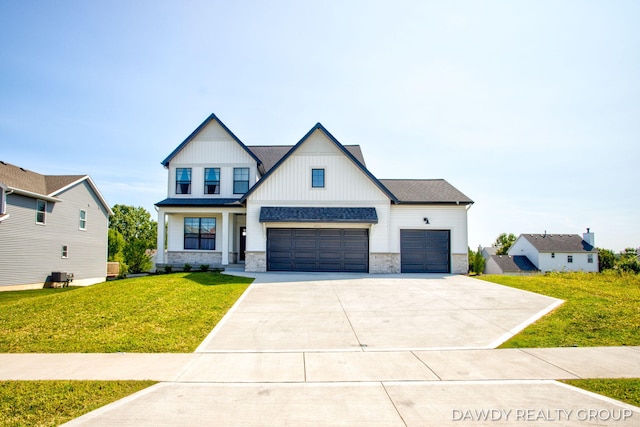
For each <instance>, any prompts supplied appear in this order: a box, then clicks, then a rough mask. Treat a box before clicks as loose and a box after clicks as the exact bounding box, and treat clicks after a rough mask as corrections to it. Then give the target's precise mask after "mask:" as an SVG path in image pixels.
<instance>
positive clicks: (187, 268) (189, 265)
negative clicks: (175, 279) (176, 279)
mask: <svg viewBox="0 0 640 427" xmlns="http://www.w3.org/2000/svg"><path fill="white" fill-rule="evenodd" d="M191 268H192V267H191V264H189V263H186V264H185V265H184V267H182V270H183V271H191Z"/></svg>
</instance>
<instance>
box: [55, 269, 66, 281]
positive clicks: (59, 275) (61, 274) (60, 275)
mask: <svg viewBox="0 0 640 427" xmlns="http://www.w3.org/2000/svg"><path fill="white" fill-rule="evenodd" d="M68 280H69V278H68V277H67V273H66V271H54V272H52V273H51V281H52V282H66V281H68Z"/></svg>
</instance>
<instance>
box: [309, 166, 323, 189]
mask: <svg viewBox="0 0 640 427" xmlns="http://www.w3.org/2000/svg"><path fill="white" fill-rule="evenodd" d="M311 187H313V188H324V169H311Z"/></svg>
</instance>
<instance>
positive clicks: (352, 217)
mask: <svg viewBox="0 0 640 427" xmlns="http://www.w3.org/2000/svg"><path fill="white" fill-rule="evenodd" d="M260 222H351V223H365V224H377V223H378V215H377V214H376V208H315V207H284V206H278V207H267V206H264V207H262V208H261V209H260Z"/></svg>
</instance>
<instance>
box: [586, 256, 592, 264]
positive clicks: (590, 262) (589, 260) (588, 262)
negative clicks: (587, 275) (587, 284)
mask: <svg viewBox="0 0 640 427" xmlns="http://www.w3.org/2000/svg"><path fill="white" fill-rule="evenodd" d="M587 264H593V254H587Z"/></svg>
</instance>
